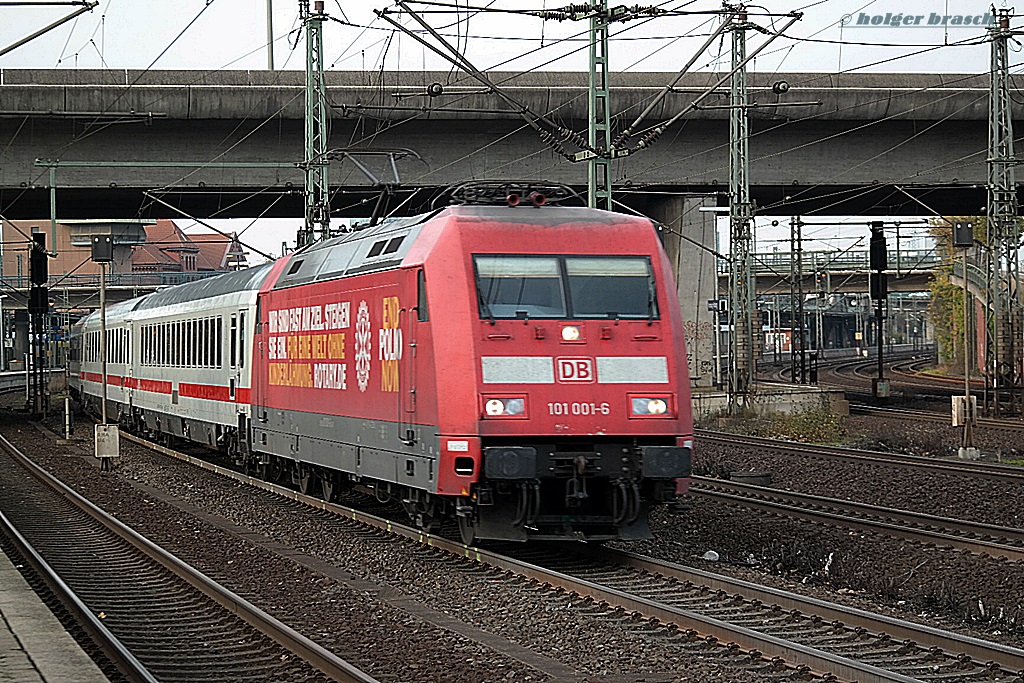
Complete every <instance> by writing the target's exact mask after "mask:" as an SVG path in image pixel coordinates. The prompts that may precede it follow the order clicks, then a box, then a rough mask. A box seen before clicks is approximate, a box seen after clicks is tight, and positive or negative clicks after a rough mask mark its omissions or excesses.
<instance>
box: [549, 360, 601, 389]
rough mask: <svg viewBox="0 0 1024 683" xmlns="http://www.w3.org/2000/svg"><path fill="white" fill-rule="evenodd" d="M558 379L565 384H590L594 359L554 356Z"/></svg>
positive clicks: (592, 379) (593, 379)
mask: <svg viewBox="0 0 1024 683" xmlns="http://www.w3.org/2000/svg"><path fill="white" fill-rule="evenodd" d="M555 365H556V366H557V367H558V381H559V382H562V383H565V384H592V383H593V382H594V381H595V377H594V360H593V359H592V358H556V359H555Z"/></svg>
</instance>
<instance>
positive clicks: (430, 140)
mask: <svg viewBox="0 0 1024 683" xmlns="http://www.w3.org/2000/svg"><path fill="white" fill-rule="evenodd" d="M491 76H492V78H493V80H494V81H495V82H498V83H501V84H502V87H503V88H505V89H507V90H508V92H510V93H511V94H512V95H513V96H514V97H516V98H518V99H519V100H520V101H522V102H524V103H525V104H527V105H528V106H529V107H530V108H531V109H532V110H534V111H536V112H541V113H547V114H549V115H550V116H551V117H552V118H553V119H556V120H557V121H559V122H562V123H564V125H566V126H568V127H569V128H572V129H574V130H577V131H583V130H585V120H586V101H587V98H586V96H585V93H586V74H583V73H552V72H539V73H531V74H526V75H520V76H515V75H511V74H491ZM671 76H672V75H671V74H660V73H657V74H654V73H613V74H611V77H610V82H611V86H612V93H613V94H612V103H611V105H612V110H613V111H614V112H617V113H618V115H617V117H616V120H615V125H616V126H618V127H621V126H622V125H623V124H624V123H626V122H628V121H631V120H632V119H633V118H634V117H635V116H636V115H637V114H638V113H639V111H640V110H641V109H642V108H643V107H644V105H645V104H646V102H648V101H649V100H650V98H651V97H653V96H654V95H655V94H656V93H657V92H658V91H659V90H660V89H661V88H662V87H663V85H664V84H665V83H666V82H667V81H668V80H669V79H670V78H671ZM460 78H462V77H460V76H458V75H456V76H454V77H449V74H447V73H423V72H402V73H383V74H379V73H373V74H370V73H365V72H329V73H328V74H327V84H328V94H329V98H330V100H331V102H332V104H333V105H334V108H333V110H332V111H333V113H332V119H331V125H330V131H331V132H330V146H331V147H332V148H349V147H356V148H363V149H374V150H382V149H394V148H403V149H408V150H412V151H414V152H415V153H416V154H417V155H418V156H419V158H418V159H417V158H415V157H412V156H409V157H405V158H400V159H397V160H396V162H395V165H394V166H393V167H392V165H391V160H390V159H389V158H387V157H386V156H383V157H359V160H361V161H362V163H364V165H365V166H366V171H367V173H364V172H361V171H359V170H358V169H357V167H356V165H355V164H354V163H353V162H352V161H351V160H339V161H336V162H335V163H334V165H333V166H332V168H331V170H330V178H331V183H332V189H334V191H335V193H334V195H333V197H332V207H333V211H334V213H335V214H336V215H346V216H351V215H368V214H369V211H370V206H368V205H369V204H371V203H372V202H374V201H375V200H376V197H377V194H378V187H374V185H375V184H376V185H381V184H385V183H386V184H389V185H390V186H392V189H393V191H394V196H393V198H392V201H391V205H392V206H396V205H397V204H399V203H400V202H402V201H405V202H406V203H405V204H404V205H403V207H402V210H403V211H409V212H412V211H419V210H423V209H424V208H426V207H428V206H429V203H430V201H431V200H432V199H433V196H434V193H433V190H435V189H437V188H443V187H445V186H448V185H450V184H452V183H455V182H459V181H462V180H465V179H469V178H493V177H499V178H528V179H539V178H545V179H549V180H554V181H559V182H564V183H568V184H571V185H574V186H576V187H579V188H583V187H585V182H586V166H585V164H572V163H569V162H567V161H565V160H564V159H563V158H562V157H560V156H558V155H556V154H555V153H553V152H552V151H550V149H549V148H548V147H547V146H546V145H545V144H544V143H543V142H542V141H541V140H540V139H539V137H538V135H537V134H536V133H535V132H534V131H533V130H531V129H530V128H529V127H528V126H526V125H525V123H524V122H523V120H522V119H521V118H520V117H519V116H518V115H517V114H516V113H515V112H512V111H510V110H509V109H508V107H506V106H505V105H503V104H502V103H501V102H500V100H499V99H498V98H497V97H496V96H494V95H493V94H491V93H488V92H487V91H485V90H483V89H481V87H480V86H479V85H478V84H477V83H475V82H469V81H466V80H465V79H464V78H462V80H460ZM1011 78H1012V79H1013V80H1014V87H1018V88H1019V87H1021V86H1024V77H1011ZM303 80H304V79H303V74H302V73H300V72H283V71H279V72H260V71H217V72H195V71H187V72H182V71H150V72H145V73H143V72H140V71H132V70H111V71H100V70H3V71H0V94H2V101H3V103H4V104H3V109H2V110H0V140H3V141H5V142H6V144H5V145H3V146H2V149H0V212H2V213H3V214H4V215H5V216H7V217H8V218H42V217H45V216H47V215H49V210H50V196H49V192H48V187H49V185H50V182H51V178H52V179H53V181H54V182H55V184H56V186H57V187H58V188H59V189H58V192H57V215H58V217H61V218H87V217H102V218H117V217H135V216H138V215H143V216H167V215H172V214H173V212H172V211H171V210H169V209H168V208H167V207H164V206H161V205H159V204H156V203H155V202H153V201H152V200H150V199H148V198H146V197H145V196H144V195H143V192H144V191H147V190H152V191H156V192H157V193H158V195H159V196H161V197H162V198H163V199H164V200H165V201H167V202H168V203H170V204H173V205H174V206H177V207H180V208H182V209H183V210H185V211H187V212H188V213H190V214H193V215H197V216H204V217H210V216H218V217H229V216H249V217H252V216H258V215H266V216H299V215H301V214H302V210H301V208H302V196H301V192H300V190H301V188H302V186H303V175H302V173H301V171H300V170H299V169H298V168H296V167H295V166H294V163H295V162H298V161H300V157H301V155H302V149H303V142H302V140H303V122H302V115H303V110H304V106H303ZM778 80H786V81H787V82H788V83H789V84H790V86H791V89H790V90H789V92H788V93H786V94H784V95H776V94H773V92H772V90H771V85H772V83H773V82H774V81H778ZM434 82H437V83H441V84H443V87H444V93H443V94H442V95H440V96H435V97H429V96H427V95H426V87H427V85H428V84H430V83H434ZM713 82H714V76H713V75H712V74H708V73H698V74H690V75H688V76H686V77H685V78H684V79H683V80H682V81H681V82H680V84H679V85H678V86H677V87H676V88H674V89H673V92H672V93H671V94H670V95H669V96H668V98H667V99H666V101H665V102H664V103H663V104H662V105H661V106H660V107H658V108H657V109H656V110H655V111H654V112H653V113H652V115H651V118H650V121H649V123H651V124H654V123H656V122H659V121H662V120H664V119H665V118H667V117H669V116H671V115H672V114H674V113H675V112H676V111H679V110H680V109H682V108H685V107H686V106H687V105H689V103H691V102H692V101H693V100H694V98H695V96H696V94H697V93H699V92H701V91H702V90H703V89H704V88H706V87H707V86H708V85H709V84H710V83H713ZM750 82H751V86H752V87H751V100H752V101H754V102H756V103H758V105H759V106H758V107H757V108H754V109H753V110H752V111H751V115H752V117H753V121H752V125H751V132H752V138H751V141H750V150H751V157H752V161H751V165H750V175H751V182H752V194H753V197H754V199H755V200H756V202H757V205H758V210H759V212H761V213H762V214H764V213H774V214H777V215H793V214H810V213H819V214H876V215H883V214H892V215H898V214H921V213H927V210H926V209H925V208H923V206H922V205H921V204H920V203H919V202H918V201H916V200H915V198H916V199H917V200H921V201H923V202H924V203H925V204H927V205H928V206H930V207H932V208H933V209H934V210H935V211H937V212H939V213H945V214H958V215H961V214H966V215H973V214H977V213H978V212H979V210H980V208H981V207H982V206H984V204H985V189H984V185H985V182H986V178H987V174H986V168H985V158H986V156H987V155H986V151H985V150H986V148H987V133H986V130H987V128H986V127H987V123H986V117H987V93H988V78H987V75H985V76H965V75H944V74H898V73H891V74H842V75H841V76H835V75H830V74H798V73H791V74H776V75H772V76H769V75H767V74H756V73H755V74H751V76H750ZM716 97H717V99H716ZM725 99H727V92H723V93H720V96H713V97H711V98H709V99H708V100H707V101H705V105H706V106H705V107H704V108H701V109H697V110H695V111H691V112H690V113H689V114H688V115H687V116H686V117H684V118H683V119H682V121H680V122H679V123H678V124H676V125H675V126H673V127H672V128H670V129H669V130H668V132H667V133H666V134H665V135H663V136H662V137H661V138H660V139H659V140H657V141H656V142H655V143H654V144H653V145H652V146H651V147H650V148H649V149H644V150H642V151H640V152H638V153H636V154H633V155H630V156H628V157H625V158H621V159H617V160H615V161H614V163H613V178H614V184H615V189H616V196H617V197H618V198H620V199H621V200H622V201H623V202H625V203H627V204H629V205H631V206H633V207H634V208H637V209H639V210H642V211H645V212H647V213H650V214H651V215H654V216H656V217H660V218H662V219H663V220H664V219H671V218H672V217H673V216H678V214H679V211H678V210H677V208H673V207H674V205H673V204H672V202H673V201H677V200H678V198H679V197H680V195H681V194H685V193H693V194H696V195H701V196H710V197H711V198H712V199H713V200H715V201H717V202H718V203H720V204H724V203H725V201H726V198H725V196H724V191H725V189H726V186H727V184H728V176H729V173H728V150H727V140H728V125H727V124H728V122H727V115H728V112H727V110H725V109H722V108H715V105H716V104H719V105H720V103H721V102H722V101H724V100H725ZM807 101H820V102H821V104H820V106H809V107H808V106H790V105H787V103H794V102H807ZM1018 106H1019V105H1017V104H1014V108H1015V109H1017V108H1018ZM40 158H41V159H48V160H55V161H56V160H59V164H58V165H56V166H54V167H52V168H48V167H46V166H39V165H37V164H36V160H37V159H40ZM394 170H397V171H398V180H397V182H396V179H395V178H394V177H393V172H394ZM51 171H52V175H51ZM369 176H372V177H373V178H374V179H376V180H377V181H378V182H377V183H374V182H373V181H372V180H371V179H370V177H369ZM416 188H426V189H419V190H417V189H416ZM691 196H692V195H691Z"/></svg>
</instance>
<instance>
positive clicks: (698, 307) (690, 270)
mask: <svg viewBox="0 0 1024 683" xmlns="http://www.w3.org/2000/svg"><path fill="white" fill-rule="evenodd" d="M714 205H715V204H714V199H713V198H705V197H670V198H667V199H664V200H663V201H661V202H658V203H657V204H655V205H654V206H652V207H651V209H650V216H651V217H652V218H654V219H655V220H657V221H659V222H661V223H664V224H665V225H666V226H668V227H667V228H666V229H665V230H663V231H662V234H661V238H662V242H663V244H664V245H665V251H666V252H667V253H668V257H669V261H671V263H672V268H673V271H674V274H675V277H676V283H677V293H678V295H679V308H680V310H681V311H682V317H683V331H684V333H685V334H686V355H687V362H688V363H689V367H690V379H691V383H692V385H693V386H695V387H710V386H712V385H713V383H714V381H715V377H714V373H715V358H714V334H715V318H714V314H713V313H711V312H710V311H708V301H715V300H717V299H718V273H717V272H716V269H715V256H714V254H713V253H711V251H709V249H715V244H716V239H715V214H714V213H709V212H703V211H700V208H701V207H704V206H714ZM680 235H685V236H686V237H687V238H689V239H690V240H693V242H696V243H697V244H700V245H704V246H705V247H706V249H702V248H700V247H698V246H696V245H695V244H693V243H692V242H689V241H687V240H684V239H682V237H681V236H680ZM721 341H725V342H726V346H725V347H724V348H723V344H721V343H719V354H721V355H722V361H721V367H722V371H723V372H724V371H725V368H727V367H728V359H727V357H726V353H727V351H728V348H727V344H728V340H727V339H725V340H720V342H721Z"/></svg>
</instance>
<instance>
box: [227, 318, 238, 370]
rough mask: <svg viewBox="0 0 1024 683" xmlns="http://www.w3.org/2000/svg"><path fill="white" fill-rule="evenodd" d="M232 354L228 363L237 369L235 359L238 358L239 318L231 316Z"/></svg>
mask: <svg viewBox="0 0 1024 683" xmlns="http://www.w3.org/2000/svg"><path fill="white" fill-rule="evenodd" d="M230 348H231V354H230V355H229V356H228V361H229V362H230V363H231V367H235V359H236V358H238V316H236V315H233V316H231V347H230Z"/></svg>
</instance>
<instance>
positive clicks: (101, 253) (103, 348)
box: [92, 235, 121, 472]
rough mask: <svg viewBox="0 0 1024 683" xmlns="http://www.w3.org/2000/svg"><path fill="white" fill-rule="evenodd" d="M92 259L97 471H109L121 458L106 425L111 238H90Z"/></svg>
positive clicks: (116, 434) (112, 427)
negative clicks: (96, 276)
mask: <svg viewBox="0 0 1024 683" xmlns="http://www.w3.org/2000/svg"><path fill="white" fill-rule="evenodd" d="M92 260H93V261H95V262H96V263H98V264H100V387H101V394H100V416H101V418H100V424H98V425H96V457H97V458H99V459H100V470H102V471H103V472H109V471H110V469H111V465H110V463H111V459H112V458H116V457H118V456H120V455H121V446H120V440H119V436H120V435H119V432H118V428H117V425H116V424H114V425H109V424H107V265H108V264H109V263H110V262H111V261H113V260H114V240H113V236H112V235H95V236H93V238H92Z"/></svg>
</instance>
